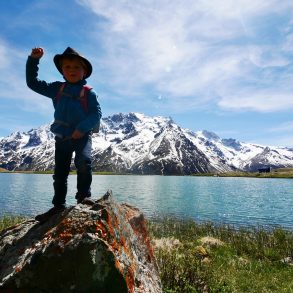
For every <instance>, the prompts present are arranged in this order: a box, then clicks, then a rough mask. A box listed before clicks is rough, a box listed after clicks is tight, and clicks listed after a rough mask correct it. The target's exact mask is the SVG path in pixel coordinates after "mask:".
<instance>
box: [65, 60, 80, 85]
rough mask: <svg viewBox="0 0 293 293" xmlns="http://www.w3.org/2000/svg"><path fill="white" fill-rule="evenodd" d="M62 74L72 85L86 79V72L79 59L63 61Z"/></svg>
mask: <svg viewBox="0 0 293 293" xmlns="http://www.w3.org/2000/svg"><path fill="white" fill-rule="evenodd" d="M61 68H62V73H63V76H64V77H65V79H66V80H67V81H69V82H71V83H76V82H79V81H80V80H82V79H84V76H85V74H86V70H85V68H84V66H83V64H82V61H81V60H80V59H79V58H72V59H71V58H70V59H67V58H64V59H62V61H61Z"/></svg>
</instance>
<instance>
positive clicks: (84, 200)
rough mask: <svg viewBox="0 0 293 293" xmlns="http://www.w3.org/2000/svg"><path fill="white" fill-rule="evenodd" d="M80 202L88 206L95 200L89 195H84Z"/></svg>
mask: <svg viewBox="0 0 293 293" xmlns="http://www.w3.org/2000/svg"><path fill="white" fill-rule="evenodd" d="M77 203H78V202H77ZM80 203H81V204H86V205H88V206H93V205H94V204H95V201H94V200H92V199H91V198H90V197H85V198H84V199H83V200H82V201H81V202H80Z"/></svg>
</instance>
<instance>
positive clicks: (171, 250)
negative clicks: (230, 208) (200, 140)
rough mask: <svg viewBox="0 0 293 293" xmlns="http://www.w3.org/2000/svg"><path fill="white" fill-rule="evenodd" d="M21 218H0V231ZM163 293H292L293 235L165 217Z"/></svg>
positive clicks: (158, 229) (156, 240) (161, 224)
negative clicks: (237, 228)
mask: <svg viewBox="0 0 293 293" xmlns="http://www.w3.org/2000/svg"><path fill="white" fill-rule="evenodd" d="M23 220H24V218H23V217H14V216H4V217H2V218H0V231H2V230H3V229H5V228H7V227H10V226H13V225H15V224H17V223H19V222H21V221H23ZM149 231H150V236H151V239H152V242H153V245H154V251H155V255H156V258H157V262H158V266H159V272H160V276H161V279H162V284H163V292H164V293H175V292H176V293H177V292H178V293H179V292H180V293H194V292H223V293H224V292H225V293H226V292H237V293H238V292H239V293H241V292H243V293H244V292H255V293H270V292H271V293H273V292H278V293H283V292H284V293H285V292H288V293H289V292H293V232H292V231H286V230H283V229H281V228H275V229H272V230H265V229H262V228H254V229H253V228H251V229H248V228H247V229H240V230H236V229H234V228H233V227H230V226H215V225H213V224H212V223H204V224H197V223H195V222H193V221H181V220H174V219H164V220H156V221H151V222H150V223H149Z"/></svg>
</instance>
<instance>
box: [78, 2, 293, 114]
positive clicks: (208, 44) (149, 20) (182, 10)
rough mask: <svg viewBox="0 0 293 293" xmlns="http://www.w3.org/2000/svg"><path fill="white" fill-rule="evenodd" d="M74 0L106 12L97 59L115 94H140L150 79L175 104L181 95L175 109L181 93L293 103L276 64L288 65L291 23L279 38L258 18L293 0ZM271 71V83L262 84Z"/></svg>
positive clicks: (270, 106) (261, 107)
mask: <svg viewBox="0 0 293 293" xmlns="http://www.w3.org/2000/svg"><path fill="white" fill-rule="evenodd" d="M77 2H78V3H79V4H80V5H84V6H87V7H89V8H90V9H91V10H92V11H93V12H94V13H95V14H97V15H98V16H99V17H103V18H104V19H105V21H102V22H101V21H100V19H99V22H98V24H97V25H98V28H97V30H98V33H97V36H96V37H97V38H102V41H101V43H103V44H104V46H105V55H104V56H102V57H101V58H102V59H103V61H101V60H99V65H100V67H101V65H102V66H103V69H105V71H108V70H109V72H108V73H107V74H106V75H107V77H109V76H111V78H110V79H109V80H110V82H111V85H112V87H113V88H114V89H115V91H116V92H117V93H118V94H119V93H120V94H123V95H125V94H127V95H128V96H129V97H131V96H132V97H135V98H137V97H138V96H140V97H143V96H144V91H145V88H146V87H149V86H151V88H152V89H153V91H154V92H155V93H160V94H162V95H163V96H165V97H168V98H169V99H168V101H169V102H168V101H167V102H166V103H165V106H166V107H168V106H170V107H171V103H172V107H173V108H174V107H175V108H176V106H174V104H176V101H177V104H178V106H177V108H178V109H179V108H180V107H183V108H184V105H182V97H184V98H185V99H187V98H189V101H190V103H189V106H190V105H194V106H195V107H197V106H198V104H202V103H204V102H210V101H214V102H216V104H218V105H219V106H220V107H223V108H225V109H228V110H232V111H234V110H254V111H263V112H266V111H279V110H283V109H286V108H288V107H293V105H292V102H291V100H292V99H291V96H290V94H289V93H287V92H286V91H285V92H284V93H282V90H281V89H282V87H281V86H283V85H284V83H285V84H286V85H287V87H289V86H288V82H287V81H286V80H285V79H286V77H285V75H284V78H282V74H281V73H280V72H279V71H278V70H279V69H280V68H284V67H286V66H288V65H289V61H288V60H289V59H288V56H287V55H286V54H287V53H288V48H289V47H290V46H291V37H290V35H289V34H288V28H287V32H286V33H287V36H284V43H283V44H282V43H281V44H279V45H275V44H268V43H266V42H265V40H264V41H262V38H263V36H262V35H258V33H259V30H260V32H261V33H266V34H269V33H270V32H269V31H263V30H266V26H265V25H264V24H263V23H262V24H261V25H262V26H263V27H260V26H259V18H260V17H263V16H264V17H268V16H269V15H272V14H282V13H284V12H287V11H288V10H289V9H290V8H293V3H292V2H291V1H282V3H280V2H279V1H277V0H266V1H264V0H253V1H252V0H250V1H248V0H239V1H237V2H235V1H233V0H225V1H217V0H213V1H211V0H209V1H206V0H201V1H191V0H190V1H167V0H162V1H146V0H141V1H135V2H133V1H127V0H125V1H118V0H117V1H111V5H109V2H108V1H106V0H100V1H95V0H78V1H77ZM101 30H102V33H101ZM281 33H282V32H281V30H280V34H281ZM94 34H95V33H94V32H93V37H95V35H94ZM286 50H287V51H286ZM285 53H286V54H285ZM262 69H268V70H267V71H262ZM280 74H281V75H280ZM283 74H285V73H283ZM275 76H277V79H278V81H276V82H274V78H275ZM268 77H269V78H270V81H273V83H272V84H270V85H269V87H268V90H267V91H266V92H265V91H264V90H263V89H262V87H263V86H264V81H265V80H266V79H267V78H268ZM287 77H288V76H287ZM105 82H106V83H107V81H105ZM247 85H248V87H247ZM267 85H268V84H267ZM109 86H110V85H109ZM290 90H291V89H290ZM288 92H289V88H288ZM241 93H242V94H241ZM148 94H149V92H148ZM219 97H220V98H219ZM169 103H170V104H169Z"/></svg>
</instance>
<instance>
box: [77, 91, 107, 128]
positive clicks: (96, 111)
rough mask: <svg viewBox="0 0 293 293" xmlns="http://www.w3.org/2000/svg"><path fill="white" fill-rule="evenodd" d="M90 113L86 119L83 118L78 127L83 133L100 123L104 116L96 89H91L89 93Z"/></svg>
mask: <svg viewBox="0 0 293 293" xmlns="http://www.w3.org/2000/svg"><path fill="white" fill-rule="evenodd" d="M87 95H88V110H89V111H88V114H87V116H86V118H85V119H84V120H82V121H81V122H80V123H79V124H78V125H77V126H76V129H77V130H79V131H80V132H82V133H86V132H88V131H90V130H92V129H93V128H95V127H97V125H99V124H100V120H101V117H102V111H101V107H100V104H99V102H98V99H97V97H98V96H97V94H96V92H95V91H94V90H92V89H91V90H90V91H89V92H88V93H87Z"/></svg>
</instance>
